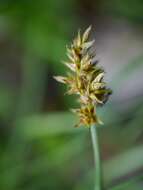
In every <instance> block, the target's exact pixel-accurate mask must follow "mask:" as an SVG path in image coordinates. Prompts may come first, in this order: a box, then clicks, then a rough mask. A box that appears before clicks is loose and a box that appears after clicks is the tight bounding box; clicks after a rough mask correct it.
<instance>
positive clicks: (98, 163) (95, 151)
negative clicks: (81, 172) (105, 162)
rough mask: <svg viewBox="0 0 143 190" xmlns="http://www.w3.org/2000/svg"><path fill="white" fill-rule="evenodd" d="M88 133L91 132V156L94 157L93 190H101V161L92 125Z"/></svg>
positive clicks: (95, 129) (94, 127)
mask: <svg viewBox="0 0 143 190" xmlns="http://www.w3.org/2000/svg"><path fill="white" fill-rule="evenodd" d="M90 132H91V140H92V147H93V156H94V164H95V188H94V190H102V171H101V159H100V151H99V142H98V134H97V128H96V126H95V125H92V126H91V127H90Z"/></svg>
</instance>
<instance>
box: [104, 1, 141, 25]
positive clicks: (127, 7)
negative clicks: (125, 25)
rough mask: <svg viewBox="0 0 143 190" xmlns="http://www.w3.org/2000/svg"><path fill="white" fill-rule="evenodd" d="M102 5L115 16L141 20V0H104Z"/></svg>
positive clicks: (136, 20)
mask: <svg viewBox="0 0 143 190" xmlns="http://www.w3.org/2000/svg"><path fill="white" fill-rule="evenodd" d="M104 7H105V9H106V10H107V12H108V13H109V14H113V15H116V17H117V18H123V17H124V18H127V19H129V20H131V21H135V22H137V23H138V22H142V21H143V1H141V0H110V1H108V2H107V1H106V0H105V1H104Z"/></svg>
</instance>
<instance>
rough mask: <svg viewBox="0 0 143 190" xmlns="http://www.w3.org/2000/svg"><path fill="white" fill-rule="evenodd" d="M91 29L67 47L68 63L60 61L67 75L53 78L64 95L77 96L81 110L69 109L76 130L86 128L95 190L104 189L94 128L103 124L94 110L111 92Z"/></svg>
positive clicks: (78, 36)
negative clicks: (75, 117) (64, 88)
mask: <svg viewBox="0 0 143 190" xmlns="http://www.w3.org/2000/svg"><path fill="white" fill-rule="evenodd" d="M90 31H91V26H90V27H88V28H87V29H86V30H85V32H84V33H83V34H82V35H81V32H80V30H79V31H78V35H77V37H76V38H75V39H74V40H73V43H72V44H71V46H69V47H67V57H68V61H67V62H63V63H64V64H65V65H66V66H67V68H68V69H69V70H70V72H68V73H67V76H55V77H54V78H55V79H56V80H57V81H58V82H61V83H64V84H66V85H67V88H68V90H67V94H68V95H71V94H76V95H77V97H78V102H79V104H80V108H77V109H72V111H73V112H74V113H76V114H77V115H78V116H79V122H78V123H77V124H76V125H75V127H79V126H85V127H87V128H89V130H90V134H91V140H92V147H93V155H94V161H95V190H102V189H103V182H102V170H101V158H100V150H99V143H98V134H97V126H98V125H102V124H103V122H102V120H101V119H100V118H99V117H98V115H97V112H96V110H97V107H98V106H101V105H104V104H105V102H106V101H107V100H108V97H109V95H110V94H111V93H112V91H111V89H109V88H107V84H106V82H105V81H104V74H105V72H104V69H103V68H101V67H100V66H99V65H98V61H97V60H96V53H95V51H94V49H93V47H94V40H92V41H89V34H90Z"/></svg>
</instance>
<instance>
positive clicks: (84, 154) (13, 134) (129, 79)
mask: <svg viewBox="0 0 143 190" xmlns="http://www.w3.org/2000/svg"><path fill="white" fill-rule="evenodd" d="M91 24H92V26H93V31H92V36H93V37H94V38H95V40H96V52H97V58H98V59H99V60H100V65H102V66H103V67H104V68H105V70H106V72H107V73H106V77H107V80H108V83H109V86H110V87H111V88H112V89H113V92H114V93H113V95H112V97H111V98H110V101H109V102H108V103H107V104H106V105H105V106H104V107H102V108H99V110H98V112H99V115H100V116H101V118H102V120H103V121H104V123H105V125H104V126H103V127H101V128H98V130H99V136H100V145H101V154H102V161H103V174H104V185H105V189H111V190H141V189H143V138H142V137H143V1H142V0H109V1H107V0H59V1H58V0H40V1H38V0H35V1H34V0H1V1H0V190H67V189H70V190H87V189H88V190H92V189H93V185H94V174H93V156H92V150H91V142H90V134H89V130H88V129H86V128H82V127H81V128H78V129H75V128H74V127H73V126H74V124H75V123H76V122H77V121H76V119H77V118H76V116H74V115H73V114H72V113H70V112H69V109H70V108H74V107H76V106H77V105H76V102H75V98H74V97H72V96H70V97H69V96H64V92H65V87H64V86H62V85H60V84H58V83H57V82H56V81H54V79H53V75H60V74H64V73H65V67H64V66H63V65H62V64H61V60H63V59H65V50H66V48H65V47H66V45H67V44H69V43H70V42H71V40H72V39H73V37H75V35H76V32H77V30H78V28H81V29H82V30H84V29H85V28H87V27H88V26H89V25H91Z"/></svg>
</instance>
